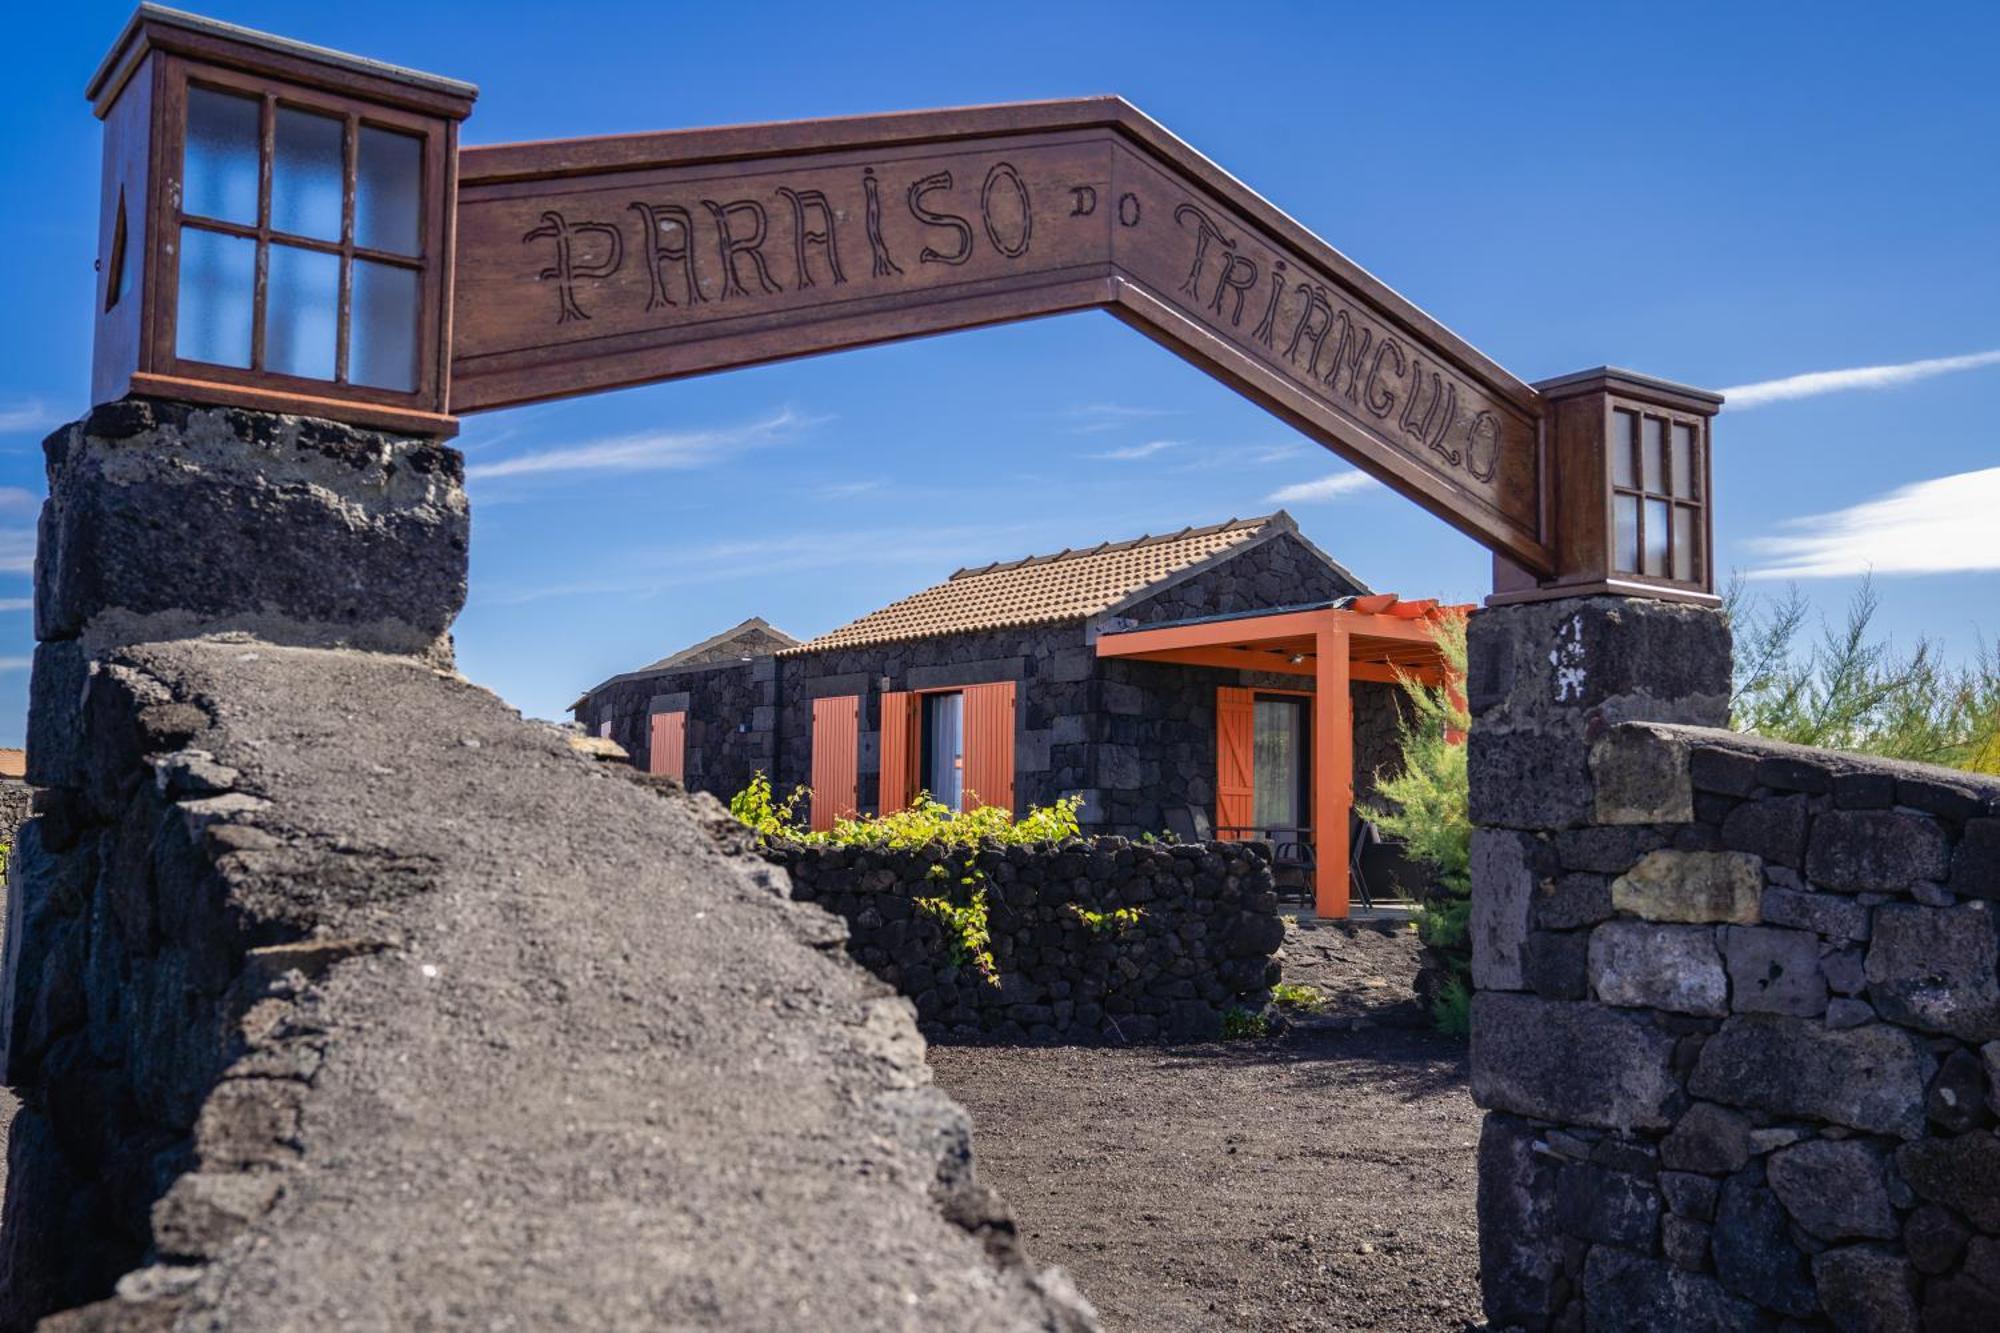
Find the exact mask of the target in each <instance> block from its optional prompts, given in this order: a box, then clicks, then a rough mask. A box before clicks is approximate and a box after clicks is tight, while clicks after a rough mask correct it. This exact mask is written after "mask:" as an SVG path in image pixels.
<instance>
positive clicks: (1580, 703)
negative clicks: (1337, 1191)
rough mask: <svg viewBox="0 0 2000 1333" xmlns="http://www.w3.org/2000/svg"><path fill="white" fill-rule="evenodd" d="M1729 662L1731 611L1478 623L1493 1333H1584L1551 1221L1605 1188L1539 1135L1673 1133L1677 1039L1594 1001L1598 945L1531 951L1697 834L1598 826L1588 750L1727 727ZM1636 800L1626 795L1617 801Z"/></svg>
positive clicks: (1475, 1078) (1472, 682) (1641, 823)
mask: <svg viewBox="0 0 2000 1333" xmlns="http://www.w3.org/2000/svg"><path fill="white" fill-rule="evenodd" d="M1729 645H1730V640H1729V629H1728V626H1727V623H1726V621H1725V620H1724V618H1723V616H1722V614H1721V613H1720V612H1719V611H1715V610H1712V609H1709V608H1706V607H1702V606H1697V605H1692V604H1689V603H1685V602H1669V601H1652V600H1645V599H1637V598H1621V597H1582V598H1573V599H1560V600H1550V601H1538V602H1526V603H1519V604H1514V605H1506V606H1497V607H1490V608H1488V609H1486V610H1483V611H1480V612H1479V613H1477V614H1475V615H1474V616H1473V617H1472V620H1471V625H1470V629H1469V643H1468V649H1469V662H1468V675H1469V680H1468V682H1467V685H1468V688H1467V702H1468V704H1469V706H1470V710H1471V714H1472V732H1471V736H1470V739H1469V742H1468V744H1469V747H1470V748H1469V756H1468V759H1469V764H1470V771H1471V813H1472V821H1473V825H1474V832H1473V835H1472V839H1473V841H1472V937H1473V938H1472V948H1473V955H1472V969H1473V972H1472V976H1473V985H1474V987H1475V990H1476V992H1477V994H1476V996H1475V999H1474V1003H1473V1010H1472V1084H1473V1095H1474V1097H1475V1099H1477V1100H1478V1101H1479V1102H1480V1104H1481V1105H1483V1106H1485V1107H1487V1108H1488V1109H1489V1114H1488V1115H1487V1117H1486V1125H1485V1130H1484V1132H1483V1134H1482V1136H1481V1144H1480V1160H1479V1231H1480V1279H1481V1286H1482V1289H1483V1292H1484V1297H1485V1302H1486V1313H1487V1316H1488V1318H1489V1319H1490V1320H1491V1321H1492V1323H1493V1325H1494V1326H1495V1327H1496V1328H1506V1327H1511V1326H1519V1327H1524V1328H1529V1329H1543V1328H1549V1327H1581V1323H1580V1321H1581V1318H1582V1309H1581V1306H1580V1304H1575V1303H1573V1302H1572V1299H1571V1298H1572V1295H1573V1294H1574V1292H1575V1291H1576V1289H1577V1286H1578V1284H1579V1282H1580V1278H1581V1274H1580V1268H1581V1264H1582V1257H1583V1247H1582V1246H1580V1245H1577V1244H1576V1243H1574V1241H1573V1240H1572V1239H1570V1238H1569V1237H1568V1236H1566V1235H1565V1234H1564V1233H1563V1232H1562V1231H1561V1229H1560V1228H1558V1227H1556V1226H1555V1225H1553V1224H1552V1222H1551V1220H1550V1219H1551V1217H1552V1215H1553V1212H1554V1210H1555V1209H1557V1208H1558V1207H1559V1206H1560V1205H1561V1204H1562V1202H1563V1199H1564V1197H1565V1194H1567V1195H1572V1196H1575V1197H1573V1198H1570V1200H1569V1202H1570V1203H1571V1204H1573V1205H1574V1206H1576V1207H1578V1208H1584V1207H1590V1208H1600V1209H1605V1210H1610V1211H1613V1212H1615V1211H1616V1200H1606V1199H1605V1198H1604V1197H1603V1196H1602V1195H1601V1193H1599V1192H1595V1191H1593V1190H1592V1189H1590V1188H1589V1185H1590V1182H1588V1181H1583V1180H1581V1179H1580V1178H1577V1177H1574V1176H1572V1177H1569V1178H1565V1179H1562V1180H1559V1179H1558V1170H1557V1167H1556V1165H1555V1164H1554V1163H1553V1162H1552V1161H1551V1160H1550V1159H1549V1158H1548V1157H1547V1156H1546V1155H1544V1154H1543V1153H1541V1152H1539V1151H1537V1150H1536V1147H1535V1143H1536V1137H1535V1136H1536V1132H1537V1130H1536V1126H1535V1121H1536V1120H1541V1121H1545V1122H1555V1123H1561V1124H1578V1123H1595V1124H1598V1125H1601V1126H1603V1127H1605V1128H1607V1129H1610V1130H1613V1131H1621V1132H1625V1131H1634V1130H1650V1131H1657V1130H1661V1129H1664V1128H1665V1127H1666V1126H1667V1124H1668V1123H1670V1114H1671V1108H1670V1107H1669V1106H1668V1103H1669V1102H1670V1101H1671V1100H1672V1099H1673V1098H1674V1097H1675V1096H1676V1095H1677V1088H1678V1084H1677V1082H1676V1079H1675V1076H1674V1071H1673V1067H1672V1066H1673V1060H1674V1057H1675V1037H1674V1035H1673V1034H1672V1033H1670V1032H1667V1031H1664V1030H1661V1029H1660V1028H1658V1027H1657V1025H1654V1024H1652V1023H1650V1022H1647V1021H1643V1020H1641V1019H1638V1018H1634V1017H1629V1016H1627V1015H1625V1014H1622V1013H1621V1012H1619V1011H1618V1010H1615V1009H1609V1008H1605V1007H1602V1006H1598V1005H1591V1004H1586V1003H1579V1002H1580V1001H1583V1000H1584V999H1585V997H1586V981H1585V976H1586V972H1585V966H1586V964H1585V956H1584V949H1585V944H1586V936H1587V934H1588V932H1576V931H1572V932H1569V933H1560V932H1556V931H1551V932H1545V933H1539V934H1536V935H1535V936H1533V937H1532V939H1531V936H1530V929H1531V926H1535V925H1547V926H1552V927H1554V926H1561V925H1563V924H1565V923H1566V924H1568V925H1571V926H1582V925H1588V924H1590V923H1591V922H1593V921H1595V920H1597V919H1600V917H1599V915H1598V914H1596V907H1597V900H1598V899H1600V898H1602V899H1604V900H1605V901H1606V903H1607V904H1608V895H1609V888H1608V883H1609V881H1608V879H1607V878H1606V877H1605V876H1604V875H1601V874H1594V873H1593V870H1594V869H1611V868H1613V867H1614V866H1616V867H1617V868H1619V869H1622V868H1623V867H1624V866H1628V865H1630V864H1631V862H1632V860H1634V859H1636V858H1635V857H1632V856H1627V855H1624V852H1625V851H1627V850H1629V848H1627V847H1626V844H1628V843H1631V842H1632V841H1633V840H1634V839H1635V838H1639V837H1651V836H1653V835H1654V832H1655V828H1654V821H1658V822H1659V823H1661V824H1666V823H1671V822H1673V821H1676V820H1681V821H1684V820H1686V819H1687V818H1688V817H1689V816H1688V814H1687V813H1686V812H1682V811H1670V810H1658V811H1644V810H1631V811H1624V812H1605V811H1601V810H1600V809H1599V802H1600V793H1598V792H1597V790H1596V789H1595V786H1594V783H1593V779H1592V772H1591V763H1590V753H1591V746H1592V744H1593V742H1595V741H1596V740H1597V739H1598V738H1599V737H1600V736H1602V735H1603V734H1604V732H1605V731H1606V730H1607V729H1608V728H1610V727H1612V726H1615V725H1616V724H1618V723H1621V722H1631V721H1651V722H1678V723H1690V724H1695V725H1701V726H1720V725H1722V724H1724V723H1725V722H1726V721H1727V713H1728V702H1729V691H1730V655H1729ZM1640 787H1641V788H1642V789H1643V783H1642V784H1640ZM1631 788H1632V784H1630V783H1623V784H1621V791H1623V792H1625V793H1626V796H1624V797H1621V799H1630V790H1631ZM1662 789H1663V790H1665V791H1670V790H1671V784H1663V788H1662ZM1667 799H1671V798H1670V797H1669V798H1667ZM1642 803H1643V802H1642ZM1607 816H1608V817H1607ZM1593 826H1595V827H1593ZM1666 836H1671V834H1670V833H1669V834H1668V835H1666ZM1653 845H1655V846H1657V845H1659V844H1658V843H1657V842H1655V843H1653ZM1609 914H1610V913H1609V909H1608V906H1607V907H1606V908H1605V910H1604V911H1603V912H1602V913H1601V915H1603V916H1608V915H1609ZM1543 1127H1544V1128H1546V1126H1543ZM1616 1141H1617V1140H1616V1136H1615V1135H1614V1136H1613V1137H1612V1138H1609V1139H1607V1140H1606V1142H1609V1143H1615V1142H1616ZM1607 1151H1609V1150H1607ZM1616 1220H1617V1219H1613V1221H1614V1222H1615V1221H1616Z"/></svg>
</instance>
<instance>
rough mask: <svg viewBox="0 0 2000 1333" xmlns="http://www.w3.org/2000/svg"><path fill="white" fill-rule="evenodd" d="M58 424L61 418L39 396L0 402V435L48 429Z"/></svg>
mask: <svg viewBox="0 0 2000 1333" xmlns="http://www.w3.org/2000/svg"><path fill="white" fill-rule="evenodd" d="M60 424H61V418H60V417H58V416H57V415H56V414H55V413H54V412H53V411H51V410H50V409H49V407H48V405H47V404H46V403H44V402H42V400H41V399H39V398H26V399H22V400H20V401H17V402H12V403H0V435H13V434H17V433H19V432H21V431H29V430H48V429H50V428H52V427H54V426H58V425H60Z"/></svg>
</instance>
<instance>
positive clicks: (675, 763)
mask: <svg viewBox="0 0 2000 1333" xmlns="http://www.w3.org/2000/svg"><path fill="white" fill-rule="evenodd" d="M687 717H688V715H687V714H686V713H685V712H680V713H655V714H653V736H652V743H651V745H650V747H649V748H648V749H647V752H646V771H647V772H648V773H664V774H666V775H667V776H668V777H670V778H679V779H680V780H681V781H682V782H686V781H687Z"/></svg>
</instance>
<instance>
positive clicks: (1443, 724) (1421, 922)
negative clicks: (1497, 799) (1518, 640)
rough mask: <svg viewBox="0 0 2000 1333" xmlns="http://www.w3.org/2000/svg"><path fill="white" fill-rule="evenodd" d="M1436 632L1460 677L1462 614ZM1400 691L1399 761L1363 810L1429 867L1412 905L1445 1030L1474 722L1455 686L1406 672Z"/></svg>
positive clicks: (1462, 948)
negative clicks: (1429, 956) (1438, 989)
mask: <svg viewBox="0 0 2000 1333" xmlns="http://www.w3.org/2000/svg"><path fill="white" fill-rule="evenodd" d="M1434 637H1435V638H1436V640H1437V645H1438V650H1439V652H1440V653H1442V655H1443V657H1444V662H1445V668H1446V674H1447V676H1448V677H1449V678H1451V679H1455V680H1461V681H1462V680H1464V679H1465V618H1464V617H1463V616H1447V617H1445V618H1444V619H1442V620H1440V621H1439V622H1438V623H1437V628H1436V631H1435V634H1434ZM1402 689H1403V694H1404V697H1405V698H1406V699H1407V700H1408V704H1409V706H1408V708H1407V709H1406V710H1405V712H1404V714H1403V716H1401V717H1400V718H1399V719H1398V720H1397V723H1396V731H1397V737H1396V739H1397V749H1398V750H1399V752H1400V755H1401V766H1400V767H1399V768H1398V769H1397V771H1396V772H1394V773H1391V774H1387V775H1382V774H1378V775H1377V776H1376V781H1375V790H1376V792H1377V794H1378V795H1379V796H1380V797H1381V798H1382V800H1381V802H1380V803H1379V804H1376V805H1372V806H1368V807H1365V809H1364V813H1365V814H1366V815H1367V816H1368V818H1369V819H1370V820H1372V821H1373V822H1374V824H1375V826H1376V827H1377V828H1378V829H1380V830H1381V831H1382V832H1383V833H1385V834H1387V835H1388V836H1390V837H1392V838H1395V839H1397V840H1398V841H1400V842H1401V843H1402V844H1403V848H1404V850H1405V852H1406V853H1407V854H1408V855H1409V856H1410V857H1411V859H1413V860H1416V861H1419V862H1421V863H1423V864H1424V865H1425V866H1426V867H1428V868H1429V870H1430V873H1431V883H1432V889H1431V893H1430V894H1429V895H1428V896H1427V898H1426V899H1425V901H1423V902H1422V903H1420V904H1419V905H1418V908H1417V918H1416V921H1417V934H1418V935H1419V936H1420V937H1421V938H1422V939H1423V942H1424V943H1425V944H1426V945H1428V946H1430V948H1431V950H1432V951H1433V953H1434V954H1436V955H1437V956H1438V957H1439V958H1440V959H1441V960H1442V961H1443V962H1444V964H1445V966H1446V967H1447V968H1448V970H1449V971H1450V974H1451V976H1450V981H1449V982H1448V983H1447V987H1446V990H1445V992H1444V995H1445V996H1446V997H1447V998H1446V999H1440V1000H1439V1001H1438V1003H1436V1004H1435V1005H1434V1006H1433V1008H1432V1017H1433V1018H1434V1019H1436V1020H1437V1023H1438V1025H1439V1026H1440V1027H1445V1026H1446V1023H1447V1020H1448V1014H1447V1012H1446V1011H1447V1008H1448V1003H1447V1000H1448V997H1449V996H1450V995H1451V993H1452V991H1451V986H1452V985H1456V986H1458V987H1459V988H1460V989H1462V990H1464V991H1465V992H1466V993H1467V995H1468V996H1469V994H1470V987H1471V979H1472V940H1471V919H1472V817H1471V813H1470V808H1469V806H1468V804H1467V796H1466V792H1467V788H1466V766H1465V744H1464V736H1465V733H1466V731H1467V730H1468V729H1470V727H1471V725H1472V719H1471V717H1470V716H1469V715H1468V714H1467V713H1466V708H1465V701H1464V696H1463V695H1462V694H1460V693H1459V692H1458V691H1457V690H1455V689H1452V688H1449V687H1447V686H1444V685H1426V684H1424V683H1422V682H1420V681H1418V680H1415V679H1413V678H1411V677H1408V676H1405V677H1403V679H1402Z"/></svg>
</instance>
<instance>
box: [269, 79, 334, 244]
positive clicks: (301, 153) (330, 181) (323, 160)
mask: <svg viewBox="0 0 2000 1333" xmlns="http://www.w3.org/2000/svg"><path fill="white" fill-rule="evenodd" d="M341 130H342V125H341V122H340V121H339V120H337V119H335V118H334V117H332V116H315V115H313V114H311V113H310V112H306V111H297V110H294V109H293V108H291V107H288V106H281V107H279V108H278V125H277V131H276V133H275V134H274V135H273V137H272V154H271V228H272V230H273V231H286V232H290V233H291V234H292V235H294V236H310V237H312V238H313V239H314V240H316V241H337V240H339V239H340V202H341V194H342V189H341V182H342V180H343V179H344V178H345V176H346V174H347V170H346V162H345V160H344V158H343V156H342V151H341Z"/></svg>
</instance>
